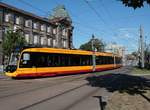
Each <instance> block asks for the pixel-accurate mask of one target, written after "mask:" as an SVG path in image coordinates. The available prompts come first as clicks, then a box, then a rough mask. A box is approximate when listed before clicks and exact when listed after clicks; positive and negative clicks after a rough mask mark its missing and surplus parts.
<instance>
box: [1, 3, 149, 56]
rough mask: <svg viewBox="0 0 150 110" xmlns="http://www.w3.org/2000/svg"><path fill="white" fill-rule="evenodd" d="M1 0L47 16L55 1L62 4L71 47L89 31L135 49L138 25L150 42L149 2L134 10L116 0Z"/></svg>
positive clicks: (85, 36) (90, 35)
mask: <svg viewBox="0 0 150 110" xmlns="http://www.w3.org/2000/svg"><path fill="white" fill-rule="evenodd" d="M1 1H2V2H4V3H7V4H9V5H12V6H15V7H17V8H20V9H23V10H25V11H28V12H31V13H34V14H36V15H38V16H41V17H48V16H49V15H50V14H51V13H52V10H53V9H54V8H55V7H56V6H57V5H62V4H63V5H65V7H66V9H67V11H68V12H69V15H70V17H71V19H72V22H73V27H74V30H73V45H74V47H75V48H79V47H80V45H81V44H83V43H86V42H88V41H89V40H90V39H91V37H92V34H93V35H95V37H96V38H98V39H102V40H103V41H104V42H105V43H106V44H110V43H114V42H115V43H117V44H118V45H121V46H124V47H125V49H126V53H131V52H133V51H137V49H138V39H139V28H140V25H141V26H142V28H143V34H144V37H145V41H146V43H148V44H150V18H149V17H150V12H149V10H150V5H148V4H144V7H142V8H137V9H136V10H134V9H133V8H129V7H125V6H124V5H123V4H122V3H121V2H120V1H118V0H1ZM24 1H25V2H24ZM87 2H88V3H87Z"/></svg>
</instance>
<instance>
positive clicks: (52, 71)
mask: <svg viewBox="0 0 150 110" xmlns="http://www.w3.org/2000/svg"><path fill="white" fill-rule="evenodd" d="M30 53H31V55H30ZM28 54H29V55H28ZM32 54H33V55H32ZM93 54H94V55H95V56H96V58H97V57H99V58H101V57H102V58H103V59H105V58H106V57H107V58H108V59H107V60H106V61H107V62H110V61H109V59H111V60H113V61H114V58H115V59H116V60H117V59H119V60H118V62H115V63H114V62H113V61H111V63H106V64H104V63H103V64H97V65H96V66H95V71H102V70H109V69H115V68H119V67H121V66H122V65H121V57H120V56H117V55H114V54H112V53H102V52H94V53H93V52H91V51H82V50H67V49H56V48H27V49H24V50H23V51H22V52H21V53H20V55H19V58H18V60H17V65H16V69H15V71H9V70H8V71H7V72H6V75H7V76H10V77H42V76H56V75H62V74H63V75H65V74H76V73H85V72H92V71H93V65H92V62H91V60H92V55H93ZM42 55H43V56H45V57H43V58H45V62H46V63H47V62H48V61H49V60H48V59H50V60H54V61H53V63H51V65H53V66H51V65H48V64H47V65H46V66H44V65H45V63H44V64H43V65H42V62H41V63H39V62H38V61H37V60H38V59H40V58H41V57H42ZM23 56H25V58H26V59H27V60H26V62H25V61H23V60H22V59H23ZM28 56H29V58H28ZM30 57H31V59H33V60H32V64H33V63H34V65H37V66H34V65H31V66H29V67H28V64H25V63H27V62H29V59H30ZM51 57H52V58H53V59H51ZM67 57H68V59H67ZM86 57H87V61H86ZM77 58H80V60H79V61H77V60H78V59H77ZM64 59H65V60H64ZM83 59H84V60H83ZM41 60H42V58H41ZM41 60H40V61H41ZM58 60H59V61H58ZM67 60H70V61H67ZM99 60H101V59H99ZM57 61H58V62H59V63H60V64H62V65H61V66H60V65H56V66H55V65H54V63H55V62H57ZM71 61H74V62H77V63H81V64H79V65H78V64H73V62H71ZM82 61H85V63H86V64H82V63H83V62H82ZM96 61H97V60H96ZM63 62H66V64H67V65H65V64H64V63H63ZM98 62H99V61H98ZM69 63H70V64H69ZM71 63H72V64H71ZM24 64H25V66H24ZM38 64H39V65H40V66H38ZM22 65H23V66H22ZM26 65H27V66H26Z"/></svg>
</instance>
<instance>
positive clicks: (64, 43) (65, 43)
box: [63, 40, 67, 48]
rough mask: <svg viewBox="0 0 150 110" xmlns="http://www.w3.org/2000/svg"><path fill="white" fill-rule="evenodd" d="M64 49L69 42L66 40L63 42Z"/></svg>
mask: <svg viewBox="0 0 150 110" xmlns="http://www.w3.org/2000/svg"><path fill="white" fill-rule="evenodd" d="M63 47H64V48H66V47H67V42H66V40H64V41H63Z"/></svg>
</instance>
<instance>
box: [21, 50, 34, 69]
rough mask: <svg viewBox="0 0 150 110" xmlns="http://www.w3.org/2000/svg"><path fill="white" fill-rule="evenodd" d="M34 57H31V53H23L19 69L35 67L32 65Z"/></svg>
mask: <svg viewBox="0 0 150 110" xmlns="http://www.w3.org/2000/svg"><path fill="white" fill-rule="evenodd" d="M34 60H35V57H34V56H33V54H31V53H27V52H26V53H23V54H22V56H21V59H20V64H19V67H20V68H31V67H35V66H36V65H35V63H34Z"/></svg>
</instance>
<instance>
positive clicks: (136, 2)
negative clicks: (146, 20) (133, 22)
mask: <svg viewBox="0 0 150 110" xmlns="http://www.w3.org/2000/svg"><path fill="white" fill-rule="evenodd" d="M120 1H122V4H124V5H125V6H128V7H132V8H134V9H136V8H141V7H143V6H144V5H143V3H144V2H146V3H147V4H150V0H120Z"/></svg>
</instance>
